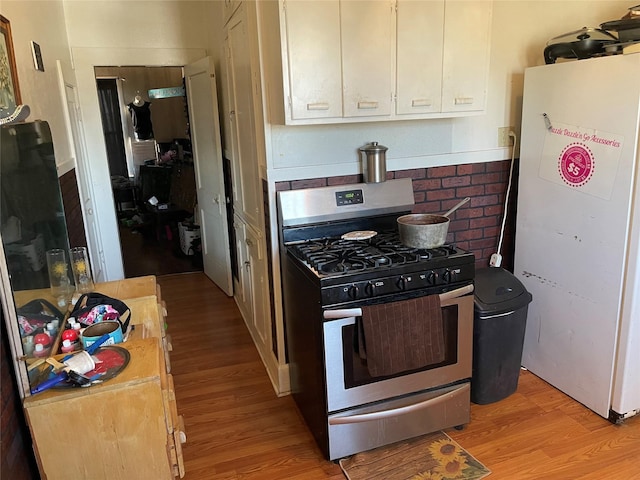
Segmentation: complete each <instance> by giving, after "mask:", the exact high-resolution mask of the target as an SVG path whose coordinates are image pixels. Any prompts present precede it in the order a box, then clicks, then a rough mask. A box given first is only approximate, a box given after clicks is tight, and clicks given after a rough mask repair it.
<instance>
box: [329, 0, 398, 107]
mask: <svg viewBox="0 0 640 480" xmlns="http://www.w3.org/2000/svg"><path fill="white" fill-rule="evenodd" d="M394 7H395V6H394V2H390V1H389V2H387V1H381V0H371V1H365V0H342V1H341V2H340V18H341V28H340V30H341V33H342V82H343V85H342V88H343V104H344V116H345V117H371V116H380V115H383V116H389V115H390V114H391V103H392V97H393V86H392V85H393V59H394V47H395V8H394Z"/></svg>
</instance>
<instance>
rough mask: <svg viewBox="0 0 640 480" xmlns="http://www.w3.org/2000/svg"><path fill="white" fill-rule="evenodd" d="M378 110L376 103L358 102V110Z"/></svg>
mask: <svg viewBox="0 0 640 480" xmlns="http://www.w3.org/2000/svg"><path fill="white" fill-rule="evenodd" d="M375 108H378V102H358V110H372V109H375Z"/></svg>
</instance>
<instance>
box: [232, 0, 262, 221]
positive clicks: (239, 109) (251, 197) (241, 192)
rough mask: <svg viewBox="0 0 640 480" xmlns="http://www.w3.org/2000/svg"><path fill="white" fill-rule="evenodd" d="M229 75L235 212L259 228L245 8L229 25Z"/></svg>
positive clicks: (255, 149)
mask: <svg viewBox="0 0 640 480" xmlns="http://www.w3.org/2000/svg"><path fill="white" fill-rule="evenodd" d="M226 46H227V52H226V54H227V74H228V82H229V85H228V86H229V90H230V100H229V105H230V112H229V114H230V122H231V126H232V129H233V133H232V140H233V148H232V149H231V151H232V154H233V157H234V158H231V159H230V160H231V171H232V175H233V186H234V210H235V211H236V212H240V214H241V215H242V216H243V218H245V219H246V220H247V221H249V222H250V223H253V224H254V225H260V206H261V203H262V195H261V189H260V177H259V174H258V154H257V146H256V127H255V125H256V124H255V118H254V108H253V105H254V103H253V91H254V90H253V82H252V80H253V79H252V69H251V49H250V45H249V31H248V27H247V19H246V15H245V10H244V5H241V6H240V8H239V10H238V11H237V12H236V14H235V15H234V16H233V18H232V19H231V21H230V22H229V24H228V25H227V36H226Z"/></svg>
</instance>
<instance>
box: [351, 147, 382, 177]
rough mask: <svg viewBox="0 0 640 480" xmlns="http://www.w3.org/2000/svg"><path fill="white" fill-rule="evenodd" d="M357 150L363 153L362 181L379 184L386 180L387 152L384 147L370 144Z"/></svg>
mask: <svg viewBox="0 0 640 480" xmlns="http://www.w3.org/2000/svg"><path fill="white" fill-rule="evenodd" d="M358 150H360V152H362V153H364V155H365V158H364V159H363V162H362V167H363V168H362V170H363V174H364V181H365V182H366V183H380V182H384V181H385V180H386V179H387V154H386V152H387V150H388V148H387V147H385V146H384V145H378V142H371V143H370V144H368V145H365V146H364V147H360V148H359V149H358Z"/></svg>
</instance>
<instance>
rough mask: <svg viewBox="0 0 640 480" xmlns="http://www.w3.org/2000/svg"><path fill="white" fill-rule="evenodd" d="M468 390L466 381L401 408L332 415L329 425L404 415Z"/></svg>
mask: <svg viewBox="0 0 640 480" xmlns="http://www.w3.org/2000/svg"><path fill="white" fill-rule="evenodd" d="M468 390H469V384H467V383H465V384H464V385H461V386H460V387H458V388H456V389H455V390H451V391H450V392H447V393H443V394H442V395H438V396H437V397H434V398H430V399H429V400H425V401H424V402H419V403H413V404H411V405H406V406H404V407H400V408H393V409H391V410H381V411H379V412H371V413H360V414H356V415H347V416H344V417H331V418H329V425H345V424H350V423H362V422H372V421H376V420H385V419H387V418H392V417H397V416H398V415H404V414H405V413H411V412H417V411H419V410H423V409H425V408H429V407H432V406H433V405H436V404H438V403H441V402H444V401H446V400H451V399H452V398H455V397H457V396H459V395H461V394H463V393H466V392H467V391H468Z"/></svg>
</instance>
